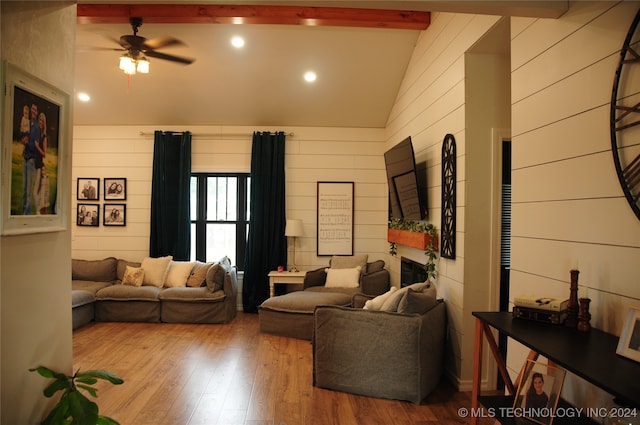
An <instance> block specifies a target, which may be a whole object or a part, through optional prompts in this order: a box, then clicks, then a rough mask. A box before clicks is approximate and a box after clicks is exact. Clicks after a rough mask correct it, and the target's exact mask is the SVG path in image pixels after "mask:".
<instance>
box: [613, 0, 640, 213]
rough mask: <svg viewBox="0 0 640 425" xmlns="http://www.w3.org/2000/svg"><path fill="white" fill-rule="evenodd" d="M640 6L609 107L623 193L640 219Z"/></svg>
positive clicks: (630, 29) (631, 28)
mask: <svg viewBox="0 0 640 425" xmlns="http://www.w3.org/2000/svg"><path fill="white" fill-rule="evenodd" d="M639 21H640V10H639V11H638V13H637V14H636V17H635V19H634V20H633V22H632V24H631V27H630V28H629V32H628V33H627V37H626V38H625V40H624V44H623V45H622V50H621V51H620V61H619V63H618V68H617V69H616V74H615V78H614V80H613V90H612V94H611V111H610V120H609V121H610V131H611V150H612V152H613V162H614V164H615V167H616V172H617V173H618V180H619V181H620V185H621V186H622V191H623V192H624V196H625V197H626V198H627V201H628V202H629V205H630V206H631V209H632V210H633V211H634V212H635V214H636V216H637V217H638V219H640V72H638V71H639V70H640V31H638V22H639Z"/></svg>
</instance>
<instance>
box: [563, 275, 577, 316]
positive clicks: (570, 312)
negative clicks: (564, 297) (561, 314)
mask: <svg viewBox="0 0 640 425" xmlns="http://www.w3.org/2000/svg"><path fill="white" fill-rule="evenodd" d="M570 273H571V287H570V294H569V304H568V305H567V319H566V320H565V322H564V324H565V326H568V327H570V328H575V327H576V326H577V325H578V310H579V306H578V275H579V274H580V271H579V270H571V271H570Z"/></svg>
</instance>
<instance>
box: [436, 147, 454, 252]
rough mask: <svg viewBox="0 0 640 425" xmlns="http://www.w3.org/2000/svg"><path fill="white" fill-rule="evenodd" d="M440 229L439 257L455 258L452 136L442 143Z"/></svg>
mask: <svg viewBox="0 0 640 425" xmlns="http://www.w3.org/2000/svg"><path fill="white" fill-rule="evenodd" d="M440 226H441V227H442V229H441V231H440V233H441V239H442V243H441V244H440V256H441V257H444V258H450V259H455V258H456V139H455V138H454V137H453V134H447V135H446V136H444V141H443V142H442V216H441V218H440Z"/></svg>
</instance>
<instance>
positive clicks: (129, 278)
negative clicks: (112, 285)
mask: <svg viewBox="0 0 640 425" xmlns="http://www.w3.org/2000/svg"><path fill="white" fill-rule="evenodd" d="M143 280H144V269H143V268H142V267H131V266H127V268H126V270H125V271H124V277H123V278H122V284H123V285H131V286H142V281H143Z"/></svg>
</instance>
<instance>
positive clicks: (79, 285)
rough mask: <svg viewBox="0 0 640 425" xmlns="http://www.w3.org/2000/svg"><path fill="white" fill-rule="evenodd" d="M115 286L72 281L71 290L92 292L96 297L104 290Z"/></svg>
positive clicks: (91, 281) (106, 283)
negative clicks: (96, 294)
mask: <svg viewBox="0 0 640 425" xmlns="http://www.w3.org/2000/svg"><path fill="white" fill-rule="evenodd" d="M111 285H113V283H111V282H96V281H93V280H72V281H71V289H72V290H74V291H75V290H81V291H87V292H91V293H92V294H94V295H95V293H96V292H98V291H99V290H101V289H102V288H106V287H108V286H111Z"/></svg>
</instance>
